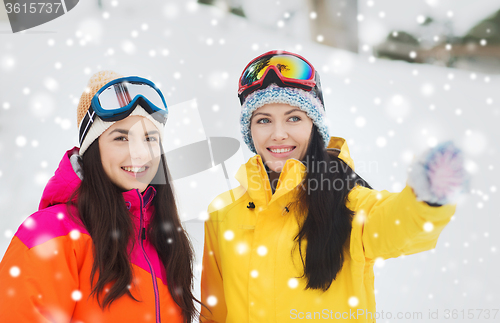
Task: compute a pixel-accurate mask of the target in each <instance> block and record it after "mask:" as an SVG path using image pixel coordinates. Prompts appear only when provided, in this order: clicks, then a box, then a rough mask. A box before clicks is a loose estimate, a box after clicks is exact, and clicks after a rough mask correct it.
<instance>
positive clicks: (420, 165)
mask: <svg viewBox="0 0 500 323" xmlns="http://www.w3.org/2000/svg"><path fill="white" fill-rule="evenodd" d="M463 159H464V157H463V153H462V151H461V150H460V149H459V148H457V147H456V146H455V145H454V144H453V143H452V142H451V141H448V142H445V143H442V144H439V145H438V146H436V147H434V148H431V149H429V150H427V151H426V152H424V153H423V154H422V155H421V156H420V157H419V158H417V159H416V160H415V161H413V163H412V164H411V166H410V172H409V175H408V185H410V186H411V187H412V188H413V192H414V193H415V195H416V196H417V200H419V201H424V202H427V203H428V204H430V205H436V204H437V205H443V204H448V203H451V202H454V201H456V200H457V198H458V197H459V195H460V194H461V193H463V192H466V191H468V188H469V176H468V174H467V172H466V171H465V169H464V161H463Z"/></svg>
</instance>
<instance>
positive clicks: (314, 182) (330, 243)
mask: <svg viewBox="0 0 500 323" xmlns="http://www.w3.org/2000/svg"><path fill="white" fill-rule="evenodd" d="M338 153H339V152H338V151H335V150H332V151H327V150H326V148H325V145H324V142H323V139H322V137H321V135H320V134H319V132H318V128H317V127H316V126H315V125H314V126H313V129H312V133H311V138H310V141H309V146H308V149H307V152H306V154H305V157H304V160H303V162H304V164H305V165H306V167H307V174H306V175H305V178H304V180H303V182H302V184H301V188H302V190H300V193H299V198H298V201H299V204H298V207H299V212H298V216H299V217H300V218H299V223H300V230H299V233H298V234H297V235H296V236H295V241H296V242H297V246H298V249H299V253H300V258H301V260H302V264H303V267H304V273H303V276H302V277H303V278H306V279H307V286H306V289H321V290H323V291H326V290H328V288H330V285H331V284H332V281H333V280H335V278H336V277H337V274H338V273H339V272H340V270H341V269H342V265H343V263H344V254H343V249H344V246H345V243H346V241H347V240H348V238H349V236H350V233H351V228H352V225H351V222H352V218H353V215H354V212H353V211H352V210H350V209H348V208H347V206H346V203H347V201H348V194H349V192H350V191H351V189H352V188H354V186H355V185H356V184H359V185H361V186H365V187H369V188H371V187H370V186H369V185H368V183H366V181H365V180H363V179H362V178H361V177H359V176H358V175H357V174H356V173H355V172H354V171H353V170H352V168H351V167H349V166H348V165H347V164H346V163H345V162H344V161H342V160H341V159H340V158H338ZM305 240H307V247H306V250H305V253H306V254H305V258H304V255H303V253H302V243H303V242H304V241H305Z"/></svg>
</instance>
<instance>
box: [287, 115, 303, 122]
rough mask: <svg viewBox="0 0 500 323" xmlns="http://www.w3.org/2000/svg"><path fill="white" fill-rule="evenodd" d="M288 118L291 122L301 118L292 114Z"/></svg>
mask: <svg viewBox="0 0 500 323" xmlns="http://www.w3.org/2000/svg"><path fill="white" fill-rule="evenodd" d="M288 120H290V121H292V122H297V121H300V120H301V119H300V117H297V116H293V117H290V119H288Z"/></svg>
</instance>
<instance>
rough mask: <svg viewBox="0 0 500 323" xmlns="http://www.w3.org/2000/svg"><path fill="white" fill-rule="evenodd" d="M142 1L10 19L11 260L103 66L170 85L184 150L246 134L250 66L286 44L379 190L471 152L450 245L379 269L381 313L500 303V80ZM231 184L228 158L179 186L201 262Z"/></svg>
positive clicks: (2, 167) (0, 54) (3, 105)
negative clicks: (243, 85)
mask: <svg viewBox="0 0 500 323" xmlns="http://www.w3.org/2000/svg"><path fill="white" fill-rule="evenodd" d="M137 3H138V2H132V1H104V8H103V10H102V11H101V10H99V9H98V8H97V6H96V5H95V4H94V1H80V3H79V4H78V5H77V7H76V8H75V9H73V10H72V11H71V12H69V13H68V14H66V15H64V16H62V17H60V18H58V19H56V20H54V21H52V22H49V23H47V24H44V25H42V26H39V27H37V28H34V29H31V30H29V31H26V32H25V33H20V34H10V33H9V32H8V31H9V30H10V26H9V25H8V24H6V23H1V24H0V31H1V33H0V38H1V42H0V255H1V254H3V253H4V251H5V250H6V249H7V247H8V244H9V242H10V239H11V238H12V236H13V234H14V233H15V232H16V230H17V227H18V226H19V225H20V224H21V222H22V221H23V219H24V218H26V217H27V216H29V215H30V214H31V213H33V212H34V211H36V210H37V207H38V202H39V199H40V196H41V193H42V190H43V187H44V185H45V183H46V181H47V180H48V179H49V178H50V176H52V174H53V172H54V170H55V169H56V167H57V165H58V163H59V160H60V158H61V157H62V155H63V154H64V152H65V151H66V150H67V149H70V148H71V147H73V146H74V145H77V125H76V114H75V111H76V106H77V103H78V99H79V97H80V95H81V93H82V92H83V90H84V88H85V85H86V84H87V81H88V79H89V77H90V75H92V74H93V73H94V72H96V71H99V70H103V69H112V70H115V71H116V72H118V73H120V74H123V75H132V74H135V75H139V76H144V77H147V78H150V79H151V80H153V81H154V82H156V83H157V84H160V85H161V89H162V91H163V92H164V94H165V95H166V100H167V103H168V105H169V107H170V109H171V111H172V113H171V115H170V118H169V121H168V129H167V134H166V138H170V139H171V140H170V141H169V142H168V143H167V147H166V148H167V150H172V149H175V148H178V147H182V146H183V145H186V144H189V143H193V142H197V141H200V140H204V139H206V138H207V137H232V138H237V139H238V140H240V139H241V136H240V133H239V124H238V121H239V112H240V105H239V101H238V98H237V81H238V77H239V75H240V73H241V71H242V69H243V68H244V66H245V65H246V63H247V62H248V61H249V60H250V59H252V58H254V57H255V56H257V55H259V54H261V53H263V52H265V51H267V50H271V49H286V50H290V51H294V52H298V53H300V54H301V55H303V56H305V57H306V58H308V60H309V61H310V62H312V63H313V65H315V67H316V69H317V70H318V71H319V72H320V74H321V78H322V85H323V91H324V95H325V102H326V109H327V116H328V119H329V123H330V132H331V134H332V135H336V136H341V137H345V138H346V139H347V140H348V144H349V148H350V150H351V155H352V157H353V159H354V161H355V164H356V170H357V171H358V173H359V174H360V175H361V176H362V177H364V178H365V179H366V180H367V181H368V182H369V183H370V184H371V185H372V186H373V187H374V188H375V189H378V190H382V189H387V190H389V191H399V190H401V189H402V188H403V187H404V185H405V181H406V172H407V170H406V168H407V166H408V164H409V163H410V162H411V160H412V158H413V156H414V154H418V153H420V152H422V151H423V150H424V149H426V148H427V147H429V146H433V145H435V144H436V143H437V142H440V141H444V140H449V139H451V140H453V141H455V142H456V143H457V144H458V145H459V146H461V147H462V148H463V149H464V151H465V152H466V154H467V155H466V156H467V167H468V170H469V171H470V172H471V173H472V176H473V177H472V185H471V186H472V191H471V193H470V194H469V195H467V196H465V197H464V198H463V200H462V201H461V202H460V203H459V205H458V207H457V212H456V214H455V216H454V218H453V221H452V222H451V223H450V224H449V225H448V226H447V228H446V229H445V230H444V232H443V233H442V235H441V237H440V239H439V241H438V244H437V246H436V249H435V250H433V251H429V252H424V253H421V254H417V255H412V256H406V257H404V258H399V259H391V260H387V261H385V262H382V263H378V264H377V266H376V267H375V288H376V291H377V310H378V311H379V312H380V311H382V310H383V311H384V312H386V313H387V312H391V313H393V315H394V317H393V320H390V319H389V320H388V319H385V320H383V319H380V320H379V322H386V321H390V322H393V321H394V318H395V315H396V313H397V312H403V313H405V312H422V313H423V318H424V319H423V320H420V321H418V322H435V321H436V320H432V319H430V318H429V317H428V313H429V311H432V312H435V311H436V310H439V312H440V315H441V314H442V313H444V311H445V310H446V309H450V310H453V309H458V310H459V311H461V310H462V309H463V310H465V312H466V313H467V310H468V309H493V308H495V307H497V308H498V302H499V301H500V292H499V290H500V280H499V279H498V276H497V271H498V268H500V261H499V253H500V251H499V250H498V248H499V247H500V240H499V238H498V236H499V235H498V234H497V233H496V230H497V228H498V227H500V218H499V212H498V210H499V209H500V202H499V198H498V194H499V193H498V186H499V183H498V180H499V178H500V177H499V174H500V173H499V167H500V166H499V165H500V157H499V144H498V140H499V138H500V136H499V135H500V130H499V127H498V125H497V122H499V119H500V91H498V88H499V86H500V77H499V76H495V75H483V74H474V73H470V72H465V71H460V70H452V69H446V68H438V67H432V66H423V65H411V64H407V63H402V62H389V61H381V60H375V59H372V58H371V59H367V58H365V57H360V56H356V55H354V54H352V53H348V52H344V51H341V50H335V49H332V48H329V47H325V46H321V45H318V44H315V43H312V42H309V41H307V40H304V39H296V38H293V37H291V36H290V35H289V34H288V33H287V32H286V31H285V30H284V29H286V26H285V27H284V28H282V29H277V30H275V29H267V28H261V27H258V26H256V25H252V24H251V23H249V22H248V21H246V20H245V19H243V18H240V17H236V16H233V15H228V14H226V13H224V12H223V11H221V10H219V9H217V8H214V7H207V6H203V5H198V4H196V2H192V1H181V0H178V1H169V2H163V1H143V2H141V3H140V5H137ZM113 4H116V6H115V5H113ZM241 143H242V146H241V148H240V150H238V151H237V152H236V154H235V155H234V156H233V157H232V158H231V159H230V160H228V162H227V165H226V166H227V168H228V170H229V171H230V172H231V173H234V172H235V170H236V169H237V166H238V165H239V164H241V163H243V162H245V161H246V160H247V159H248V158H249V157H250V156H251V153H250V151H249V150H248V149H247V148H246V146H244V144H243V142H242V141H241ZM228 185H231V186H234V185H236V182H235V181H234V180H232V181H231V183H230V184H228V183H227V182H226V180H225V178H224V176H223V172H222V170H221V165H219V166H216V167H214V168H213V169H209V170H206V171H205V172H202V173H198V174H194V175H192V176H190V177H186V178H183V179H181V180H179V181H178V182H176V191H177V196H178V198H179V202H180V208H181V213H182V214H183V219H184V220H186V222H185V225H186V228H187V229H188V231H189V232H190V234H191V238H192V240H193V243H194V245H195V249H196V253H197V257H198V263H199V262H200V260H201V255H202V247H203V246H202V244H203V222H202V220H201V219H203V218H204V216H205V214H204V212H205V210H206V207H207V205H208V203H209V202H210V200H211V199H212V198H213V197H215V196H216V195H217V194H219V193H221V192H222V191H224V190H227V188H228ZM193 196H196V199H195V201H196V202H195V203H193ZM199 273H200V267H198V268H197V275H198V277H199ZM0 292H2V291H1V287H0ZM197 292H199V288H197ZM476 314H477V313H476ZM460 315H461V314H460ZM440 317H443V316H440ZM498 317H500V314H498V315H497V318H498ZM476 318H477V316H476ZM405 321H406V322H416V321H417V320H412V319H407V320H405ZM474 321H477V322H483V321H484V322H492V320H491V319H489V320H488V319H486V318H484V316H482V317H481V318H480V319H476V320H474Z"/></svg>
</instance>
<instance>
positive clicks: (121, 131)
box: [109, 129, 160, 136]
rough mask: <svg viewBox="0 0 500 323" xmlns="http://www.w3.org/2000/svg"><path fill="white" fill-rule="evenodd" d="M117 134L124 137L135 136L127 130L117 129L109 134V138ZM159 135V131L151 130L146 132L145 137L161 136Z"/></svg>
mask: <svg viewBox="0 0 500 323" xmlns="http://www.w3.org/2000/svg"><path fill="white" fill-rule="evenodd" d="M115 132H118V133H121V134H123V135H129V134H133V132H131V131H129V130H126V129H115V130H113V131H111V132H110V133H109V136H111V135H112V134H113V133H115ZM159 134H160V132H159V131H158V130H150V131H146V132H144V135H146V136H151V135H159Z"/></svg>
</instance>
